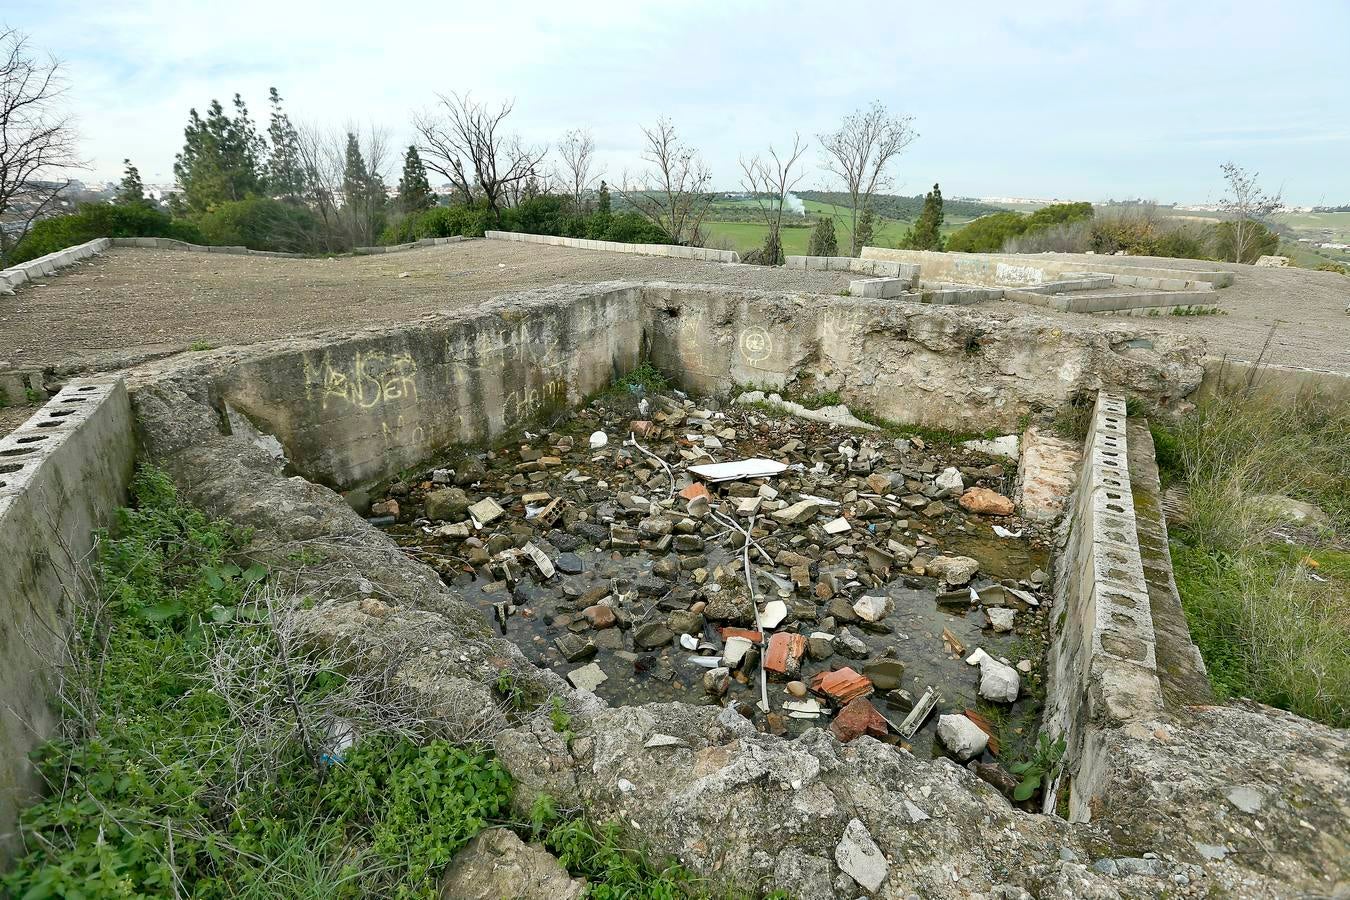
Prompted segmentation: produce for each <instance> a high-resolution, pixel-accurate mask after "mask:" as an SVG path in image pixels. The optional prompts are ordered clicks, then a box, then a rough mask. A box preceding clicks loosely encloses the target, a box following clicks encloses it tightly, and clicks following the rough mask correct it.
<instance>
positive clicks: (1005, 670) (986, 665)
mask: <svg viewBox="0 0 1350 900" xmlns="http://www.w3.org/2000/svg"><path fill="white" fill-rule="evenodd" d="M966 665H969V666H976V665H977V666H979V667H980V696H981V697H983V698H985V699H986V700H993V701H995V702H999V703H1012V702H1013V701H1015V700H1016V699H1017V693H1018V691H1019V690H1020V689H1021V687H1022V678H1021V676H1019V675H1018V674H1017V670H1016V669H1014V668H1013V667H1012V666H1010V665H1007V664H1005V663H1001V662H999V661H998V660H996V659H994V658H993V657H992V656H990V655H989V654H988V653H985V652H984V651H983V650H976V651H975V652H974V653H972V654H970V656H968V657H966Z"/></svg>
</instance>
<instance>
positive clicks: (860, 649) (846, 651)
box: [834, 628, 867, 659]
mask: <svg viewBox="0 0 1350 900" xmlns="http://www.w3.org/2000/svg"><path fill="white" fill-rule="evenodd" d="M834 649H835V652H836V653H838V654H839V655H840V656H847V657H848V658H849V659H866V658H867V645H866V644H864V643H863V640H862V638H860V637H858V636H857V635H856V634H854V633H853V632H851V631H849V630H848V629H847V628H845V629H844V630H843V631H841V632H839V633H838V634H837V635H835V637H834Z"/></svg>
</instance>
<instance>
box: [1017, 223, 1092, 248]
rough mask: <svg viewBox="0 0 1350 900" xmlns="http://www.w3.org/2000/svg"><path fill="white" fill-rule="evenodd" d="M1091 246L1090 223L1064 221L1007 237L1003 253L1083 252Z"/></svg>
mask: <svg viewBox="0 0 1350 900" xmlns="http://www.w3.org/2000/svg"><path fill="white" fill-rule="evenodd" d="M1091 247H1092V223H1091V222H1088V221H1080V222H1065V223H1062V224H1059V225H1050V226H1048V227H1046V228H1041V229H1039V230H1037V231H1028V232H1026V233H1025V234H1019V235H1016V236H1015V237H1010V238H1008V242H1007V243H1006V244H1004V245H1003V250H1004V252H1005V253H1084V252H1086V251H1087V250H1089V249H1091Z"/></svg>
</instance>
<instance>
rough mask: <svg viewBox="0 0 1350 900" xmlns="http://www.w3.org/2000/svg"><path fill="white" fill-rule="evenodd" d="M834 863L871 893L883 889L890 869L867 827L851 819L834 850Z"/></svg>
mask: <svg viewBox="0 0 1350 900" xmlns="http://www.w3.org/2000/svg"><path fill="white" fill-rule="evenodd" d="M834 861H835V862H836V863H838V864H839V868H840V870H842V871H843V873H844V874H845V875H847V876H848V877H849V878H852V879H853V880H854V881H856V882H858V884H860V885H862V886H863V887H864V888H866V889H867V890H869V891H875V890H876V889H877V888H879V887H881V884H882V882H884V881H885V880H886V873H887V871H888V870H889V869H890V864H889V863H887V862H886V857H885V856H884V855H882V852H881V848H879V847H878V846H877V844H876V841H874V840H872V835H871V834H870V833H869V832H868V830H867V826H865V825H863V823H862V822H860V821H858V820H857V819H850V820H849V823H848V825H847V826H846V827H845V828H844V836H843V837H842V838H841V839H840V840H839V843H838V845H836V846H835V848H834Z"/></svg>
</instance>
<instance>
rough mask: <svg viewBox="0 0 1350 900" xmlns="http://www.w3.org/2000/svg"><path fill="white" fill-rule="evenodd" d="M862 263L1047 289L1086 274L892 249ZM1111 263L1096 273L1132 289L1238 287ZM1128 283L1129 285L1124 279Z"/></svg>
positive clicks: (1218, 277) (1183, 272)
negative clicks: (1047, 285) (882, 262)
mask: <svg viewBox="0 0 1350 900" xmlns="http://www.w3.org/2000/svg"><path fill="white" fill-rule="evenodd" d="M862 258H863V259H877V260H889V261H891V262H901V263H909V264H911V265H917V266H919V268H920V269H921V270H922V271H923V277H924V278H928V279H933V280H939V281H960V282H967V283H973V284H990V285H1024V284H1043V283H1045V282H1047V281H1056V280H1059V279H1061V278H1066V277H1071V276H1075V275H1081V274H1082V273H1083V267H1084V265H1085V264H1084V263H1083V262H1080V261H1073V262H1069V261H1065V260H1057V259H1046V258H1044V257H1041V256H1038V255H1032V254H1028V255H1019V254H994V253H945V252H939V251H933V250H892V249H889V248H886V247H864V248H863V249H862ZM1110 259H1111V258H1110V257H1109V256H1104V257H1101V262H1098V261H1097V260H1096V259H1093V260H1092V262H1091V268H1092V272H1093V273H1094V274H1095V273H1098V272H1100V273H1105V274H1110V275H1115V276H1116V277H1117V281H1116V283H1117V284H1123V285H1128V286H1129V287H1137V288H1142V289H1145V290H1178V291H1179V290H1191V289H1194V288H1196V287H1197V286H1198V285H1199V284H1201V283H1204V284H1208V285H1210V286H1212V287H1216V288H1220V287H1227V286H1228V285H1230V284H1232V283H1233V273H1232V272H1226V271H1213V272H1200V271H1191V270H1189V269H1172V268H1163V267H1145V266H1122V265H1118V264H1112V263H1111V262H1110ZM1122 278H1123V279H1125V280H1124V281H1122V280H1120V279H1122Z"/></svg>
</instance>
